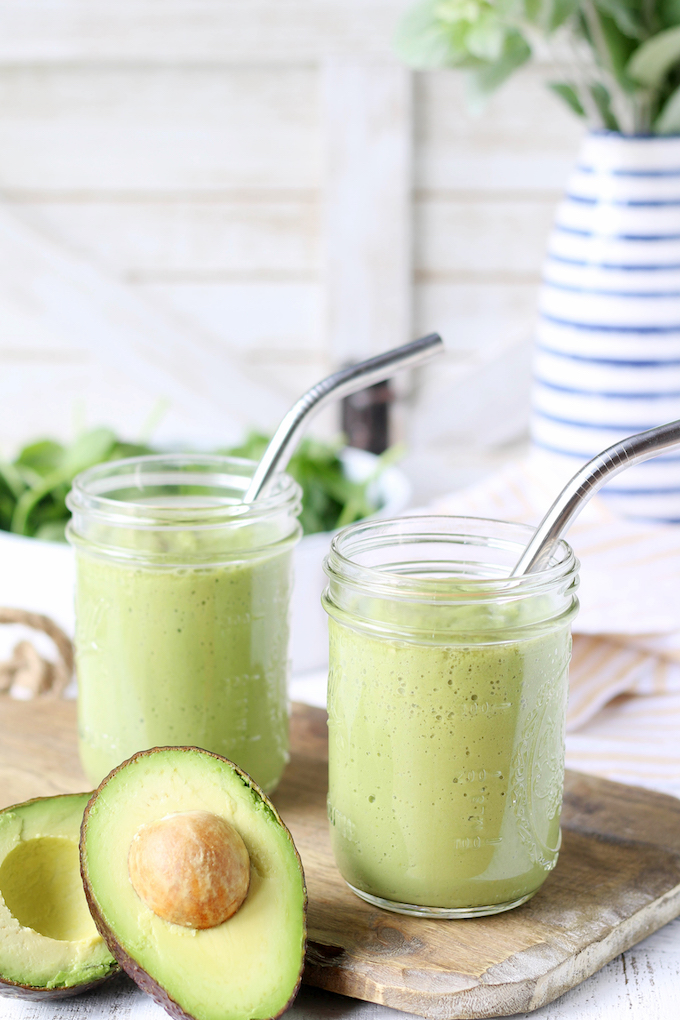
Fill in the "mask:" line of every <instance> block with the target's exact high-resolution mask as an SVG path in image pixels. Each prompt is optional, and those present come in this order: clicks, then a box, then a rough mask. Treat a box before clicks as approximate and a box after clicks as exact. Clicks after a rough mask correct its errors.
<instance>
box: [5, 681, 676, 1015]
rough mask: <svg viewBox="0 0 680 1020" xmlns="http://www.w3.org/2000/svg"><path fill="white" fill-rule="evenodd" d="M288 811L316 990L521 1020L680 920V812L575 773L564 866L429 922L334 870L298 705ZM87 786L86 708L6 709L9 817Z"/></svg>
mask: <svg viewBox="0 0 680 1020" xmlns="http://www.w3.org/2000/svg"><path fill="white" fill-rule="evenodd" d="M292 745H293V755H292V760H291V763H290V766H289V767H288V769H287V771H286V774H285V777H284V779H283V781H282V783H281V786H280V787H279V790H278V791H277V793H276V795H275V797H274V800H275V801H276V804H277V806H278V808H279V810H280V811H281V814H282V816H283V818H284V820H285V821H286V823H287V824H288V826H289V827H290V829H291V832H292V833H293V837H294V839H295V842H296V844H297V846H298V849H299V851H300V854H301V857H302V861H303V864H304V867H305V873H306V876H307V886H308V890H309V945H308V951H307V964H306V969H305V975H304V980H305V981H306V982H307V983H308V984H310V985H316V986H318V987H320V988H327V989H329V990H330V991H333V992H341V993H342V994H344V995H350V996H354V997H355V998H360V999H366V1000H368V1001H371V1002H380V1003H384V1004H386V1005H388V1006H394V1007H396V1008H397V1009H403V1010H407V1011H409V1012H412V1013H418V1014H421V1015H422V1016H426V1017H436V1018H458V1017H460V1018H463V1017H493V1016H508V1015H511V1014H513V1013H519V1012H521V1013H524V1012H528V1011H530V1010H532V1009H536V1008H538V1007H539V1006H542V1005H544V1004H545V1003H548V1002H551V1001H552V1000H553V999H555V998H557V996H558V995H561V994H562V993H563V992H565V991H567V989H569V988H572V987H573V986H574V985H577V984H578V983H579V982H581V981H583V979H584V978H586V977H588V975H590V974H592V973H593V972H594V971H596V970H598V969H599V968H600V967H602V966H603V965H604V964H605V963H607V962H608V961H609V960H611V959H613V957H615V956H617V955H618V954H619V953H621V952H622V951H623V950H625V949H627V948H629V947H630V946H632V945H633V944H634V943H635V942H638V941H639V940H640V939H642V938H644V937H645V936H646V935H649V934H650V933H651V932H653V931H655V930H656V929H657V928H660V927H661V926H662V925H664V924H666V923H667V922H668V921H670V920H671V919H672V918H674V917H676V916H677V915H678V914H680V801H677V800H675V799H674V798H672V797H667V796H664V795H663V794H658V793H651V792H649V791H647V790H641V789H638V788H634V787H629V786H622V785H620V784H618V783H609V782H606V781H605V780H601V779H594V778H592V777H590V776H585V775H579V774H578V773H568V774H567V780H566V790H565V805H564V812H563V822H562V824H563V833H564V840H563V846H562V851H561V854H560V860H559V864H558V866H557V868H556V870H555V871H554V872H552V874H551V875H549V877H548V879H547V881H546V883H545V885H544V886H543V888H542V889H541V891H540V892H539V893H538V894H537V895H536V896H535V897H534V898H533V900H530V901H529V903H527V904H525V905H524V906H523V907H519V908H518V909H517V910H513V911H509V912H508V913H506V914H500V915H497V916H496V917H486V918H477V919H474V920H469V921H427V920H422V919H420V918H410V917H402V916H400V915H398V914H391V913H387V912H385V911H381V910H377V909H374V908H373V907H370V906H369V905H368V904H366V903H363V902H362V901H361V900H359V899H357V897H356V896H354V895H353V894H352V893H350V892H349V890H348V889H347V887H346V886H345V885H344V883H343V881H342V879H341V878H340V876H339V874H338V872H337V871H336V869H335V866H334V864H333V859H332V856H331V851H330V843H329V839H328V832H327V822H326V812H325V804H326V757H327V741H326V721H325V713H324V712H322V711H320V710H319V709H313V708H309V707H306V706H303V705H295V706H294V710H293V725H292ZM85 788H86V783H85V780H84V778H83V776H82V773H81V771H80V766H79V764H78V758H77V754H76V724H75V705H74V704H73V703H72V702H47V701H43V702H38V703H36V702H12V701H9V700H8V699H7V698H6V697H3V698H1V699H0V807H4V806H5V805H7V804H12V803H16V802H17V801H20V800H26V799H28V798H30V797H37V796H44V795H47V794H53V793H64V792H76V791H79V790H83V789H85Z"/></svg>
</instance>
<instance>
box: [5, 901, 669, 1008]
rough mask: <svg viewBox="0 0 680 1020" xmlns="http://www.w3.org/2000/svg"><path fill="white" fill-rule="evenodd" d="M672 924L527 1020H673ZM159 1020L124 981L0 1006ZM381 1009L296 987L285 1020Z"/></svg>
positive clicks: (146, 1001)
mask: <svg viewBox="0 0 680 1020" xmlns="http://www.w3.org/2000/svg"><path fill="white" fill-rule="evenodd" d="M679 978H680V918H678V919H677V920H676V921H672V922H671V924H668V925H666V927H665V928H662V929H661V930H660V931H658V932H656V933H655V934H654V935H651V936H650V937H649V938H648V939H645V941H644V942H641V943H639V945H637V946H634V947H633V948H632V949H629V950H628V952H627V953H623V954H622V955H621V956H617V957H616V958H615V959H614V960H612V962H611V963H609V964H607V966H606V967H604V968H603V969H602V970H601V971H598V973H597V974H594V975H593V976H592V977H591V978H588V980H587V981H584V982H583V984H582V985H579V986H578V988H574V989H573V990H572V991H570V992H567V994H566V995H563V996H561V998H559V999H556V1000H555V1002H553V1003H551V1004H550V1005H549V1006H544V1007H543V1008H542V1009H539V1010H536V1011H535V1012H534V1013H522V1014H517V1016H521V1017H531V1018H532V1020H623V1018H625V1020H676V1018H677V1016H678V1013H679V1011H680V980H679ZM166 1016H167V1014H166V1013H165V1011H164V1010H162V1009H161V1007H160V1006H157V1005H156V1004H155V1003H154V1002H152V1000H151V999H149V998H148V997H147V996H146V995H144V994H143V993H142V992H140V991H139V989H138V988H137V987H136V986H135V985H133V984H132V982H131V981H129V980H128V979H127V978H121V979H119V980H118V981H116V983H115V984H114V985H113V986H112V987H111V988H108V989H102V990H100V991H99V992H91V993H89V994H85V995H82V996H80V997H79V998H74V999H67V1000H65V1001H62V1002H59V1003H51V1002H41V1003H31V1002H26V1001H24V1000H21V999H6V998H1V999H0V1017H1V1018H2V1020H114V1018H115V1020H162V1018H163V1017H166ZM411 1016H412V1014H410V1013H401V1012H399V1010H396V1009H389V1008H388V1007H386V1006H377V1005H375V1004H374V1003H370V1002H361V1001H359V1000H358V999H348V998H345V996H342V995H333V994H332V993H331V992H324V991H320V990H318V989H315V988H307V987H303V988H302V990H301V992H300V994H299V995H298V998H297V999H296V1001H295V1004H294V1005H293V1006H292V1007H291V1009H290V1010H289V1011H288V1013H287V1014H286V1018H287V1020H346V1018H347V1020H348V1018H350V1017H351V1018H352V1020H409V1018H410V1017H411Z"/></svg>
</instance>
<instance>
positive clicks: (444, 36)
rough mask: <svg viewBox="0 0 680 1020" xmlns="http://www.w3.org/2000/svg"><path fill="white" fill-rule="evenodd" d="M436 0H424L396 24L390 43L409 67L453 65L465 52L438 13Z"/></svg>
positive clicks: (463, 56)
mask: <svg viewBox="0 0 680 1020" xmlns="http://www.w3.org/2000/svg"><path fill="white" fill-rule="evenodd" d="M438 7H439V0H425V2H424V3H419V4H417V5H416V6H415V7H412V8H411V9H410V10H408V11H407V12H406V14H405V15H404V17H403V18H402V20H401V21H400V22H399V25H398V26H397V30H396V32H395V35H394V39H393V46H394V49H395V51H396V53H397V56H399V57H401V59H402V60H403V61H404V63H406V64H409V65H410V66H411V67H416V68H428V67H455V66H457V65H459V64H460V63H461V61H464V60H465V58H466V56H467V53H466V51H465V48H464V46H463V45H462V39H459V38H458V35H457V33H456V32H455V30H452V27H451V26H450V25H448V24H447V23H446V22H445V21H443V20H442V19H441V18H440V17H438V16H437V8H438Z"/></svg>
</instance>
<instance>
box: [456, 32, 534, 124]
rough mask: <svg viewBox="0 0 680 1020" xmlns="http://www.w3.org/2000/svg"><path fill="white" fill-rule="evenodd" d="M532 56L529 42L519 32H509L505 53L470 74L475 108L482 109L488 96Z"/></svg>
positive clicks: (471, 96) (470, 90)
mask: <svg viewBox="0 0 680 1020" xmlns="http://www.w3.org/2000/svg"><path fill="white" fill-rule="evenodd" d="M530 56H531V49H530V48H529V45H528V43H527V42H526V40H525V39H524V37H523V36H522V35H520V33H519V32H516V31H514V30H512V31H510V32H508V34H507V36H506V37H505V46H504V48H503V54H502V56H501V57H500V59H499V60H497V61H495V62H494V63H493V64H485V65H483V66H481V67H479V68H476V69H475V70H472V71H470V72H469V74H468V99H469V103H470V106H471V107H472V109H473V110H480V109H481V108H482V107H483V105H484V103H485V102H486V100H487V99H488V97H489V96H490V95H491V94H492V93H493V92H495V91H496V89H497V88H498V87H499V86H500V85H502V84H503V82H504V81H505V80H506V78H509V77H510V75H511V74H512V73H513V71H516V70H517V68H518V67H521V66H522V64H525V63H526V62H527V60H528V59H529V57H530Z"/></svg>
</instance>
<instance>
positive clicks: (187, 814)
mask: <svg viewBox="0 0 680 1020" xmlns="http://www.w3.org/2000/svg"><path fill="white" fill-rule="evenodd" d="M80 860H81V871H82V876H83V884H84V887H85V894H86V896H87V900H88V903H89V905H90V910H91V912H92V916H93V918H94V920H95V923H96V925H97V928H98V929H99V931H100V932H101V934H102V936H103V938H104V940H105V942H106V943H107V945H108V946H109V949H110V950H111V952H112V953H113V955H114V956H115V958H116V959H117V960H118V962H119V963H120V964H121V966H122V967H123V968H124V970H126V971H127V973H128V974H129V975H130V977H132V978H133V980H134V981H136V982H137V984H138V985H139V986H140V988H142V989H143V990H144V991H146V992H148V993H149V994H150V995H152V996H153V998H154V999H155V1000H156V1001H157V1002H158V1003H160V1005H162V1006H163V1007H164V1008H165V1009H166V1010H167V1011H168V1013H170V1014H171V1015H172V1016H175V1017H178V1018H183V1017H187V1018H191V1020H269V1018H272V1017H277V1016H279V1015H280V1014H281V1013H282V1012H283V1011H284V1010H285V1009H286V1007H287V1006H288V1005H289V1004H290V1002H291V1001H292V999H293V997H294V996H295V993H296V991H297V989H298V986H299V983H300V978H301V974H302V967H303V963H304V952H305V909H306V902H307V897H306V890H305V883H304V875H303V871H302V865H301V863H300V858H299V856H298V853H297V851H296V849H295V846H294V844H293V840H292V838H291V835H290V833H289V832H288V829H287V828H286V827H285V825H284V824H283V822H282V821H281V819H280V818H279V816H278V814H277V812H276V810H275V808H274V807H273V805H272V804H271V803H270V801H269V800H268V799H267V797H266V796H265V795H264V794H263V793H262V791H261V790H260V789H259V788H258V787H257V786H256V785H255V784H254V783H253V781H252V780H251V779H250V777H249V776H247V775H246V774H245V773H244V772H242V771H241V770H240V769H239V768H238V767H237V766H236V765H234V764H233V763H232V762H230V761H227V759H226V758H222V757H220V756H219V755H216V754H211V753H210V752H208V751H202V750H200V749H198V748H194V747H166V748H154V749H153V750H150V751H141V752H140V753H139V754H136V755H135V756H134V757H132V758H130V760H129V761H127V762H124V763H123V764H122V765H121V766H119V767H118V768H117V769H115V770H114V771H113V772H112V773H111V774H110V775H109V776H107V778H106V779H105V780H104V781H103V783H102V784H101V786H100V787H99V788H98V790H97V791H96V793H95V794H94V795H93V797H92V799H91V800H90V803H89V805H88V807H87V810H86V812H85V817H84V819H83V826H82V832H81V841H80Z"/></svg>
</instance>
